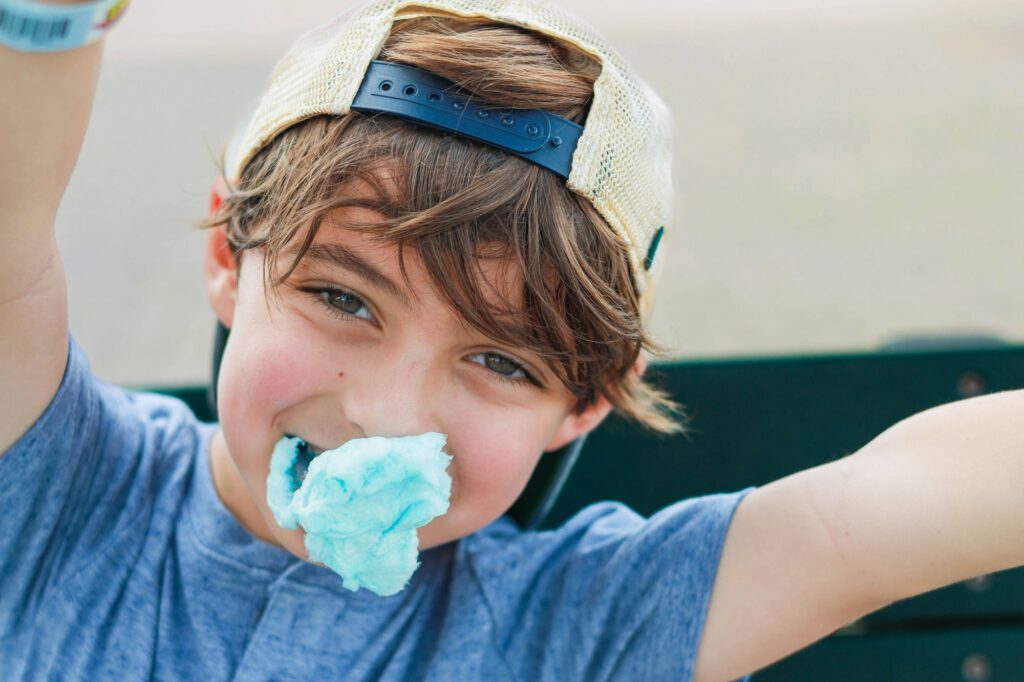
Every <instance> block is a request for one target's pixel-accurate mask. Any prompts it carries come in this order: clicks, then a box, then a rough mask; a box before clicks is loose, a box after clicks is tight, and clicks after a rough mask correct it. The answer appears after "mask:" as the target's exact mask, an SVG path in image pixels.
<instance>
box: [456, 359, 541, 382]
mask: <svg viewBox="0 0 1024 682" xmlns="http://www.w3.org/2000/svg"><path fill="white" fill-rule="evenodd" d="M471 359H472V360H473V362H476V363H477V364H480V365H483V366H484V367H486V368H487V369H489V370H491V371H492V372H494V373H495V374H498V375H500V376H501V378H503V379H509V380H512V381H529V382H530V383H534V384H535V383H536V380H535V379H534V378H533V377H532V376H530V374H529V372H527V371H526V369H525V368H524V367H523V365H522V364H520V363H518V362H516V361H515V360H513V359H511V358H507V357H505V356H504V355H501V354H499V353H477V354H476V355H474V356H472V358H471Z"/></svg>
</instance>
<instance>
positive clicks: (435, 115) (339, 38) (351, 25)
mask: <svg viewBox="0 0 1024 682" xmlns="http://www.w3.org/2000/svg"><path fill="white" fill-rule="evenodd" d="M419 17H457V18H477V17H481V18H485V19H489V20H492V21H495V22H499V23H503V24H510V25H513V26H519V27H522V28H525V29H528V30H531V31H535V32H537V33H540V34H543V35H545V36H548V37H550V38H554V39H556V40H559V41H563V42H565V43H568V44H570V45H572V46H574V47H576V48H578V49H580V50H582V51H583V52H585V53H587V54H588V55H590V56H591V57H593V58H594V59H595V60H596V61H597V62H598V63H599V64H600V67H601V71H600V75H599V76H598V77H597V80H596V82H595V83H594V96H593V100H592V102H591V104H590V110H589V113H588V115H587V119H586V123H585V125H584V126H583V128H582V130H579V126H576V125H575V124H572V123H571V122H569V121H565V120H564V119H561V118H559V117H556V116H554V115H552V114H546V113H545V112H539V111H536V110H510V111H501V112H497V115H496V116H495V117H494V119H492V120H491V121H486V122H485V121H481V120H480V119H481V118H483V117H484V116H485V114H482V113H479V112H481V111H485V110H483V109H473V108H472V107H468V106H467V104H468V103H469V101H468V100H465V99H460V98H457V97H456V98H450V97H448V96H447V95H442V94H441V93H442V92H443V91H444V90H445V88H444V87H442V86H443V84H444V83H445V82H446V81H444V82H442V81H439V80H434V81H431V78H435V79H437V78H438V77H434V76H432V75H431V74H428V73H422V72H420V70H418V69H412V68H411V67H405V69H404V70H398V71H395V70H391V71H385V69H388V64H387V63H382V62H377V61H375V57H376V56H377V55H378V53H379V52H380V51H381V49H382V47H383V46H384V43H385V41H386V40H387V38H388V36H389V34H390V32H391V28H392V26H393V24H394V23H395V22H397V21H403V20H407V19H412V18H419ZM424 86H426V87H424ZM374 94H375V95H378V101H380V102H384V103H387V102H390V104H385V106H384V108H378V109H373V108H372V106H370V107H366V106H364V107H361V106H360V103H363V102H364V100H366V99H368V98H370V97H371V95H374ZM403 98H404V99H405V100H406V101H405V102H402V100H403ZM388 107H395V108H393V109H388ZM446 107H450V111H447V112H445V111H444V109H445V108H446ZM363 108H366V109H368V110H375V111H385V112H387V113H393V114H395V115H398V116H402V117H403V118H405V119H407V120H413V121H419V122H421V123H423V124H425V125H430V126H432V127H441V128H444V129H447V130H451V131H453V132H456V133H460V134H463V135H465V136H467V137H471V138H473V139H476V140H478V141H481V142H484V143H486V144H491V145H493V146H498V147H501V148H503V149H506V151H509V152H511V153H515V154H518V155H519V156H522V157H523V158H527V159H529V160H531V161H533V162H534V163H538V165H543V166H545V167H547V168H549V169H551V170H552V171H553V172H556V173H558V174H559V175H561V176H562V177H564V178H565V179H566V185H567V186H568V187H569V189H571V190H572V191H573V192H575V193H576V194H578V195H580V196H581V197H584V198H585V199H587V200H588V201H590V203H591V204H592V205H593V206H594V208H596V209H597V211H598V212H599V213H600V214H601V216H602V217H603V218H604V219H605V220H606V221H607V222H608V224H609V225H610V226H611V227H612V229H614V230H615V232H616V233H617V234H618V235H619V236H620V237H621V238H622V239H624V240H625V242H626V243H627V244H628V245H629V246H630V261H631V262H630V265H631V269H632V272H633V273H634V281H635V285H636V287H637V291H638V293H639V294H640V296H641V299H648V298H649V297H648V296H645V294H646V293H648V292H649V290H650V289H651V288H652V285H653V272H652V269H653V263H654V255H655V252H656V251H657V249H658V246H659V243H660V240H661V237H662V234H663V232H664V225H665V224H666V222H667V221H668V217H669V211H670V207H671V145H670V142H669V137H670V129H671V120H670V116H669V114H668V109H667V107H666V106H665V104H664V103H663V102H662V101H661V99H659V98H658V96H657V95H656V94H655V93H654V92H653V91H652V90H651V89H650V88H649V87H648V86H647V85H646V84H645V83H644V82H643V81H642V80H641V79H640V78H639V77H638V76H637V75H636V74H635V73H634V72H633V71H632V69H630V68H629V66H628V65H627V64H626V63H625V62H624V61H623V60H622V58H621V57H620V56H619V55H618V54H616V52H615V51H614V50H612V48H611V47H610V46H609V45H608V44H607V42H606V41H605V40H604V39H603V38H602V37H601V36H600V35H599V34H598V33H597V32H596V31H595V30H594V29H593V28H592V27H591V26H589V25H587V24H586V23H585V22H583V21H581V20H580V19H578V18H576V17H574V16H572V15H571V14H568V13H565V12H563V11H561V10H558V9H556V8H553V7H551V6H550V5H548V4H546V3H540V2H527V1H524V0H417V1H416V2H409V1H402V0H377V1H375V2H371V3H369V4H365V5H362V6H360V7H357V8H355V9H352V10H350V11H348V12H346V13H344V14H341V15H340V16H338V17H336V18H335V19H333V20H332V21H330V22H328V23H327V24H324V25H323V26H320V27H318V28H315V29H313V30H312V31H309V32H308V33H306V34H304V35H303V36H301V37H300V38H299V39H298V40H297V41H296V42H295V44H294V45H293V46H292V47H291V48H290V49H289V51H288V52H287V53H286V54H285V55H284V57H282V58H281V60H280V61H279V62H278V63H277V66H276V67H275V68H274V70H273V72H272V74H271V78H270V84H269V86H268V88H267V90H266V92H265V93H264V95H263V97H262V99H261V100H260V102H259V104H258V106H257V108H256V111H255V113H254V114H253V116H252V119H251V120H250V121H249V123H248V125H247V126H246V127H244V128H242V129H241V131H240V132H239V134H238V135H236V136H235V138H234V139H233V140H232V142H231V144H230V145H229V147H228V150H227V154H226V159H225V171H226V174H227V176H228V180H229V181H231V182H232V183H234V182H237V181H238V179H239V178H240V177H241V174H242V170H243V169H244V168H245V166H246V164H247V163H248V162H249V161H250V160H251V159H252V157H253V156H254V155H255V154H256V153H257V152H258V151H259V150H260V149H261V148H262V147H263V146H264V145H266V144H267V143H268V142H270V141H271V140H272V139H273V138H274V137H275V136H276V135H277V134H278V133H280V132H282V131H284V130H285V129H286V128H288V127H289V126H292V125H294V124H296V123H298V122H300V121H303V120H305V119H307V118H310V117H313V116H319V115H324V114H329V115H334V116H344V115H345V114H347V113H349V111H351V110H352V109H363ZM474 114H479V115H474ZM503 127H504V128H507V130H503ZM517 145H518V147H517ZM646 307H647V306H646V305H642V308H646Z"/></svg>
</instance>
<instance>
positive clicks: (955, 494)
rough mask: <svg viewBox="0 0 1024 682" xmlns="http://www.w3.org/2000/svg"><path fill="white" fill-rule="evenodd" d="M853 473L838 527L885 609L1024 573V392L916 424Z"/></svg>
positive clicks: (876, 447)
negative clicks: (967, 583) (963, 583)
mask: <svg viewBox="0 0 1024 682" xmlns="http://www.w3.org/2000/svg"><path fill="white" fill-rule="evenodd" d="M846 464H847V465H848V466H847V468H846V470H847V472H848V475H847V478H846V484H845V486H843V493H842V495H841V499H840V500H836V504H837V509H838V510H839V512H840V513H839V514H838V515H837V517H836V518H837V519H840V520H841V519H848V520H849V521H848V522H846V523H844V522H843V521H840V523H839V524H838V527H839V529H840V532H841V533H845V534H846V536H845V537H844V538H843V540H844V541H852V545H853V546H855V547H858V548H860V549H862V550H863V551H864V552H865V553H866V555H867V556H868V557H871V558H872V559H873V560H874V564H875V565H874V566H870V567H869V569H868V570H871V571H872V573H874V574H875V575H877V584H878V589H879V590H880V591H881V590H885V591H884V592H881V593H880V596H883V597H885V598H886V600H887V601H895V600H898V599H903V598H907V597H910V596H913V595H915V594H920V593H922V592H927V591H930V590H933V589H936V588H938V587H942V586H944V585H948V584H950V583H953V582H956V581H959V580H963V579H966V578H969V577H972V576H975V575H979V574H982V573H990V572H993V571H999V570H1003V569H1007V568H1011V567H1014V566H1020V565H1024V391H1006V392H1003V393H996V394H992V395H987V396H982V397H978V398H971V399H969V400H962V401H959V402H955V403H950V404H947V405H942V406H939V407H936V408H933V409H930V410H927V411H925V412H921V413H919V414H916V415H914V416H912V417H910V418H908V419H905V420H904V421H902V422H900V423H898V424H896V425H895V426H893V427H892V428H890V429H888V430H886V431H885V432H884V433H882V434H881V435H880V436H878V437H877V438H876V439H875V440H873V441H872V442H871V443H869V444H868V445H867V446H865V447H864V448H862V449H861V450H860V451H858V452H857V453H856V454H854V455H852V456H850V457H849V458H847V462H846Z"/></svg>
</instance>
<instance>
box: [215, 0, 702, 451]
mask: <svg viewBox="0 0 1024 682" xmlns="http://www.w3.org/2000/svg"><path fill="white" fill-rule="evenodd" d="M380 59H383V60H387V61H393V62H401V63H405V64H410V65H413V66H418V67H420V68H423V69H426V70H428V71H432V72H433V73H436V74H438V75H440V76H443V77H444V78H447V79H448V80H450V81H452V82H454V83H455V84H456V85H457V86H458V87H459V88H461V89H462V90H464V91H466V92H469V93H472V96H473V97H476V98H477V99H478V100H483V101H484V102H486V104H487V105H488V106H493V107H495V108H498V109H502V108H536V109H544V110H547V111H549V112H552V113H555V114H558V115H560V116H564V117H566V118H569V119H571V120H573V121H576V122H577V123H580V124H582V123H583V122H584V120H585V118H586V114H587V108H588V104H589V100H590V97H591V95H592V91H593V84H594V80H595V79H596V77H597V74H598V72H599V70H600V67H599V65H598V64H597V63H596V62H595V61H594V60H593V59H592V58H590V57H589V56H587V55H585V54H583V53H582V52H580V51H579V50H576V49H575V48H572V47H570V46H568V45H564V44H562V43H558V42H555V41H553V40H550V39H548V38H546V37H544V36H540V35H538V34H535V33H532V32H530V31H527V30H525V29H519V28H516V27H512V26H506V25H499V24H494V23H491V22H488V21H486V20H478V19H447V18H445V19H442V18H433V17H432V18H419V19H410V20H405V21H401V22H398V23H397V24H396V26H395V29H394V30H393V32H392V34H391V36H390V37H389V39H388V41H387V42H386V44H385V46H384V48H383V50H382V52H381V54H380ZM355 181H361V183H365V184H364V186H369V187H370V188H372V190H373V193H374V194H375V196H376V197H377V199H376V200H372V201H367V200H366V199H365V197H363V198H360V197H358V196H353V194H354V193H353V192H351V191H347V190H350V189H351V188H352V187H353V183H354V182H355ZM343 206H362V207H365V208H370V209H373V210H375V211H378V212H380V213H382V214H383V215H385V216H387V218H386V220H384V221H383V222H376V223H374V224H372V225H358V226H351V227H353V229H359V230H361V231H364V232H366V233H369V234H372V235H374V237H375V238H377V239H379V240H380V241H381V242H382V243H393V244H396V245H397V246H398V248H399V257H400V259H401V256H402V254H403V253H404V249H405V248H413V249H415V251H416V252H417V253H418V254H419V256H420V257H421V258H422V261H423V264H424V266H425V268H426V270H427V272H428V273H430V277H431V279H432V281H433V284H434V286H435V287H436V289H437V291H438V293H439V295H440V296H442V298H443V299H444V300H445V301H446V302H447V303H448V305H450V306H451V308H452V309H453V311H455V313H456V314H458V315H459V316H460V317H461V318H462V319H464V320H465V321H466V322H467V323H468V324H470V325H472V326H473V327H474V328H476V329H478V330H479V331H481V332H482V333H484V334H486V335H487V336H488V337H490V338H493V339H495V340H496V341H498V342H501V343H506V344H509V345H511V346H513V347H517V348H523V349H527V350H529V351H532V352H534V353H537V354H538V355H540V356H541V357H543V358H544V359H545V360H546V361H547V363H548V365H549V366H550V367H551V369H552V371H554V372H555V373H556V374H557V376H558V378H559V380H560V381H562V383H564V384H565V386H566V387H567V388H568V389H569V390H570V391H571V392H572V394H573V395H574V396H575V397H576V400H577V409H578V410H582V409H583V408H585V407H586V406H587V405H589V404H591V403H593V402H594V401H595V400H596V399H597V397H598V396H599V395H604V396H605V397H606V398H607V399H608V400H609V402H611V404H612V405H613V406H614V408H615V409H616V411H618V412H619V413H621V414H623V415H624V416H627V417H630V418H633V419H635V420H636V421H638V422H640V423H641V424H643V425H645V426H647V427H649V428H651V429H653V430H655V431H658V432H662V433H674V432H680V431H683V430H684V428H683V426H682V425H681V423H680V420H679V418H678V417H679V412H678V409H677V408H678V406H677V405H676V404H675V403H673V402H672V401H670V400H669V399H668V397H667V396H666V394H665V393H664V392H663V391H661V390H659V389H657V388H655V387H653V386H651V385H650V384H648V383H646V382H645V381H644V380H643V378H642V377H639V376H637V375H636V373H635V372H634V371H632V370H633V367H634V364H635V362H636V359H637V357H638V354H639V353H640V352H642V350H643V349H645V348H646V349H649V350H652V351H656V352H660V349H658V348H657V347H656V346H655V345H654V344H653V343H652V342H651V340H650V339H649V338H648V336H647V335H646V333H645V331H644V329H643V326H642V321H641V316H640V312H639V310H638V297H637V293H636V290H635V288H634V284H633V278H632V273H631V272H630V265H629V258H628V255H627V254H628V248H629V247H628V246H627V245H626V243H625V242H624V241H623V240H622V239H621V238H620V237H619V236H618V235H616V234H615V232H614V231H613V230H612V229H611V228H610V227H609V226H608V224H607V223H606V222H605V220H604V219H603V218H602V217H601V215H600V214H599V213H598V212H597V210H596V209H594V207H593V206H592V205H591V204H590V202H588V201H587V200H585V199H583V198H581V197H580V196H578V195H576V194H575V193H574V192H572V191H571V190H569V189H568V188H567V187H566V185H565V182H564V181H563V180H562V179H560V178H559V177H557V176H556V175H555V174H554V173H551V172H550V171H547V170H545V169H542V168H539V167H538V166H536V165H534V164H532V163H530V162H528V161H525V160H523V159H520V158H518V157H516V156H513V155H510V154H506V153H504V152H501V151H499V150H495V149H492V148H490V147H487V146H484V145H481V144H477V143H474V142H472V141H469V140H466V139H464V138H462V137H459V136H455V135H452V134H448V133H444V132H439V131H434V130H431V129H427V128H423V127H421V126H417V125H414V124H410V123H406V122H403V121H401V120H399V119H396V118H393V117H388V116H380V117H371V116H367V115H363V114H361V113H359V112H356V111H353V112H351V113H349V114H348V115H346V116H342V117H333V116H318V117H314V118H311V119H308V120H306V121H303V122H301V123H298V124H296V125H293V126H291V127H289V128H288V129H286V130H285V131H283V132H282V133H280V134H279V135H277V136H276V137H275V138H274V139H273V140H272V141H271V142H269V143H268V144H267V145H266V146H265V147H263V148H262V149H261V150H260V151H259V152H258V153H257V154H256V155H255V156H254V157H253V159H252V160H251V161H250V162H249V163H248V164H247V165H246V167H245V169H244V170H243V172H242V176H241V178H240V179H239V182H238V185H237V187H233V188H232V189H231V192H230V195H229V196H228V197H226V198H225V199H224V201H223V202H222V203H221V205H220V208H219V209H218V210H217V211H216V212H215V214H214V215H213V216H212V217H211V218H210V219H209V220H208V221H205V222H203V223H201V226H202V227H212V226H216V225H221V224H223V225H225V227H226V232H227V236H228V241H229V244H230V245H231V248H232V250H233V252H234V253H235V255H236V264H237V263H238V262H240V258H241V254H242V252H244V251H245V250H248V249H254V248H262V249H265V251H266V259H265V261H264V280H265V282H266V283H267V285H268V286H267V290H268V291H273V290H274V288H275V287H276V286H277V285H280V284H281V283H283V282H284V281H285V280H286V279H287V278H288V276H289V275H291V273H292V272H293V271H294V269H295V268H296V267H297V266H298V263H299V261H300V260H301V258H302V257H303V255H305V253H306V251H307V249H308V248H309V246H310V245H311V244H312V242H313V239H314V237H315V236H316V234H317V232H318V230H319V229H320V226H321V224H322V223H323V222H324V220H325V219H326V217H327V215H328V214H329V213H330V212H331V211H333V210H335V209H337V208H340V207H343ZM268 226H273V227H272V229H271V228H270V227H268ZM296 238H298V240H299V241H301V244H300V246H299V248H298V251H297V255H296V256H295V257H294V259H293V260H292V262H291V264H290V266H289V267H288V268H287V270H286V271H285V272H284V274H283V275H281V276H280V277H278V278H277V279H276V280H272V279H271V278H272V276H273V273H275V272H276V271H277V269H276V263H277V260H278V257H279V256H280V255H281V254H282V253H283V252H284V251H285V250H286V248H287V247H288V246H289V245H290V244H292V243H293V240H295V239H296ZM489 259H498V262H499V263H501V264H502V267H514V268H517V269H518V274H519V275H520V278H519V279H521V291H519V292H517V295H516V296H512V297H510V298H511V299H512V300H513V301H514V303H510V304H509V305H508V306H507V307H496V306H495V304H494V303H493V298H494V297H493V296H492V297H490V298H488V297H487V296H486V293H487V291H488V290H489V288H490V287H491V286H492V284H491V283H490V280H488V279H487V278H485V277H484V272H483V267H482V263H483V262H484V261H486V260H489ZM400 262H402V261H401V260H400ZM492 262H493V261H492ZM403 270H404V266H403ZM499 281H501V280H500V279H499ZM505 293H507V292H505ZM506 300H508V297H507V298H506Z"/></svg>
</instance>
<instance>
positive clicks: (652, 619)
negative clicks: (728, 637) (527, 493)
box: [471, 488, 753, 681]
mask: <svg viewBox="0 0 1024 682" xmlns="http://www.w3.org/2000/svg"><path fill="white" fill-rule="evenodd" d="M751 490H753V488H748V489H746V490H742V491H739V492H735V493H729V494H718V495H709V496H705V497H699V498H693V499H688V500H683V501H681V502H677V503H675V504H673V505H671V506H669V507H666V508H665V509H662V510H661V511H659V512H658V513H656V514H654V515H653V516H652V517H651V518H649V519H645V518H644V517H642V516H640V515H639V514H637V513H636V512H634V511H633V510H632V509H630V508H629V507H627V506H626V505H623V504H621V503H617V502H603V503H599V504H595V505H591V506H589V507H587V508H585V509H583V510H582V511H580V512H579V513H577V514H576V515H575V516H574V517H573V518H571V519H570V520H569V521H568V522H566V523H565V524H564V525H563V526H562V527H561V528H559V529H557V530H554V531H546V532H542V533H522V532H521V531H519V529H518V528H517V527H516V526H515V524H514V523H513V522H512V521H511V520H510V519H507V517H503V518H502V519H500V520H499V521H498V522H496V523H495V524H492V526H490V527H488V528H487V529H484V531H481V533H479V534H478V536H476V537H474V541H473V543H472V559H471V563H472V565H473V569H474V572H475V573H476V575H477V577H478V580H479V582H480V584H481V589H482V591H483V592H484V597H485V599H486V600H487V602H488V607H489V609H490V611H491V616H492V619H493V621H494V626H495V636H496V645H497V646H498V648H499V649H501V650H502V653H503V655H504V656H505V657H506V660H507V661H509V664H510V665H512V666H513V667H514V668H518V669H520V670H521V673H522V676H523V679H538V680H539V679H545V680H546V679H585V680H687V681H688V680H690V679H692V677H693V668H694V663H695V661H696V656H697V648H698V645H699V643H700V635H701V631H702V629H703V626H704V620H705V616H706V614H707V608H708V602H709V601H710V597H711V590H712V587H713V585H714V579H715V575H716V574H717V570H718V562H719V558H720V557H721V552H722V546H723V544H724V541H725V535H726V532H727V531H728V528H729V524H730V522H731V520H732V516H733V513H734V512H735V510H736V507H737V506H738V504H739V503H740V501H741V500H742V499H743V498H744V497H745V496H746V495H747V494H748V493H749V492H750V491H751Z"/></svg>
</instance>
